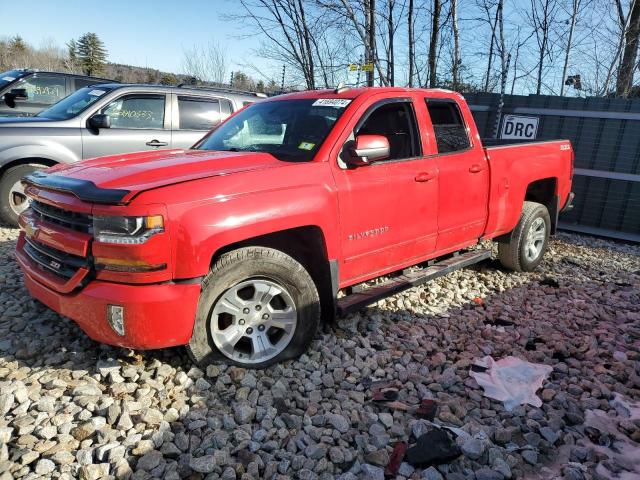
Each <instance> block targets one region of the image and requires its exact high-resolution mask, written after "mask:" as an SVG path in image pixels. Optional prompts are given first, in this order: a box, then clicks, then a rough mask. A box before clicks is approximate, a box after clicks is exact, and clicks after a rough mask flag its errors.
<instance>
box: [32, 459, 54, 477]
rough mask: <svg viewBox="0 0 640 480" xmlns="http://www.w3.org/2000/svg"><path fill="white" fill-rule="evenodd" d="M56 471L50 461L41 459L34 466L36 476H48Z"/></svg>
mask: <svg viewBox="0 0 640 480" xmlns="http://www.w3.org/2000/svg"><path fill="white" fill-rule="evenodd" d="M55 469H56V464H55V463H53V462H52V461H51V460H47V459H44V458H43V459H41V460H38V463H37V464H36V473H37V474H38V475H48V474H50V473H52V472H53V471H54V470H55Z"/></svg>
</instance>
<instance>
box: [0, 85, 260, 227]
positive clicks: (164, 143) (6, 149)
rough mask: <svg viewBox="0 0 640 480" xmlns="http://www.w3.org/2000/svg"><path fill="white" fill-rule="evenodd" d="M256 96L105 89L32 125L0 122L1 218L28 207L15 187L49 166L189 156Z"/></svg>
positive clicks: (10, 218)
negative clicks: (171, 151) (132, 156)
mask: <svg viewBox="0 0 640 480" xmlns="http://www.w3.org/2000/svg"><path fill="white" fill-rule="evenodd" d="M259 99H260V94H254V93H250V92H240V91H235V90H231V89H215V88H202V87H186V86H182V85H180V86H178V87H165V86H160V85H124V84H117V83H107V84H100V85H93V86H90V87H86V88H83V89H80V90H78V91H77V92H75V93H73V94H71V95H70V96H68V97H67V98H65V99H63V100H61V101H60V102H58V103H57V104H55V105H53V106H52V107H50V108H48V109H47V110H44V111H42V112H40V113H39V114H37V115H36V116H34V117H15V118H0V218H1V219H2V220H3V221H4V222H6V223H8V224H10V225H16V224H17V219H18V215H19V214H20V212H22V211H23V210H24V209H25V208H26V207H27V199H26V196H25V195H24V190H23V187H22V183H21V181H20V180H21V179H22V177H24V176H25V175H27V174H29V173H31V172H32V171H34V170H36V169H39V168H44V167H47V166H51V165H54V164H56V163H72V162H77V161H78V160H82V159H85V158H93V157H101V156H105V155H117V154H120V153H125V152H136V151H142V150H154V149H161V148H189V147H191V146H192V145H193V144H194V143H196V142H197V141H198V140H199V139H200V138H201V137H202V136H203V135H204V134H205V133H206V132H207V130H209V129H211V128H212V127H215V126H216V125H218V124H219V123H220V122H221V121H222V120H224V119H225V118H227V117H228V116H229V115H231V113H233V112H235V111H237V110H239V109H241V108H242V107H244V106H245V105H247V104H249V103H252V102H255V101H257V100H259Z"/></svg>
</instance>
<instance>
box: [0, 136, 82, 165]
mask: <svg viewBox="0 0 640 480" xmlns="http://www.w3.org/2000/svg"><path fill="white" fill-rule="evenodd" d="M25 158H43V159H46V160H50V161H52V162H55V163H73V162H77V161H78V160H80V158H79V156H78V155H76V154H75V153H74V152H73V151H72V150H71V149H69V148H67V147H65V146H63V145H60V144H58V143H56V142H42V143H41V144H27V145H19V146H13V147H8V148H5V149H3V150H1V151H0V166H3V165H6V164H8V163H11V162H14V161H16V160H22V159H25Z"/></svg>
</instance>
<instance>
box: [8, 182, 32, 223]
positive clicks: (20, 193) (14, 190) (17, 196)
mask: <svg viewBox="0 0 640 480" xmlns="http://www.w3.org/2000/svg"><path fill="white" fill-rule="evenodd" d="M9 206H10V207H11V210H13V212H14V213H15V214H16V215H20V214H21V213H22V212H24V211H25V210H26V209H27V207H29V198H28V197H27V195H26V194H25V193H24V186H23V185H22V181H17V182H16V183H14V184H13V186H12V187H11V190H9Z"/></svg>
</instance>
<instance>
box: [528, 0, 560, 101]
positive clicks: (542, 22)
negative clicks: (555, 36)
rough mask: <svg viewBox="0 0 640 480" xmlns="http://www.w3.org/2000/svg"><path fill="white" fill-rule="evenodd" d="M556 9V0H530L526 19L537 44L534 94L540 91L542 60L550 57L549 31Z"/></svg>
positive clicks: (550, 30)
mask: <svg viewBox="0 0 640 480" xmlns="http://www.w3.org/2000/svg"><path fill="white" fill-rule="evenodd" d="M557 9H558V2H557V0H531V4H530V10H529V12H528V19H529V22H530V26H531V28H532V29H533V31H534V33H535V37H536V42H537V44H538V50H537V58H538V62H537V64H536V66H537V74H536V94H537V95H540V93H541V92H542V83H543V81H542V75H543V72H544V61H545V59H547V58H551V57H552V52H551V47H552V43H551V33H552V26H553V24H554V23H555V20H554V19H555V16H556V13H557Z"/></svg>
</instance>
